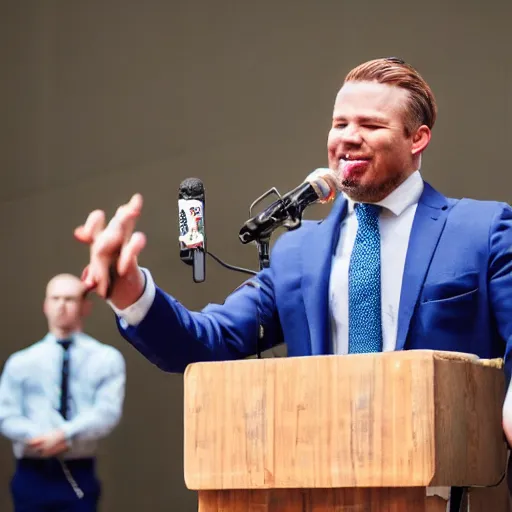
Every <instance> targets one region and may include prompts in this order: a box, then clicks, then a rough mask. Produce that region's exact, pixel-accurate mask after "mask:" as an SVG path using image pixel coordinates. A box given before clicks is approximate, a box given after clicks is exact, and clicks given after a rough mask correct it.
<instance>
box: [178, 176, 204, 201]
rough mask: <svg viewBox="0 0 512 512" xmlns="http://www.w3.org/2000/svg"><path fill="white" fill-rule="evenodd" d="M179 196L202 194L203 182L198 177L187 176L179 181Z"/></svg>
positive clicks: (186, 196)
mask: <svg viewBox="0 0 512 512" xmlns="http://www.w3.org/2000/svg"><path fill="white" fill-rule="evenodd" d="M179 196H180V197H182V198H183V199H192V198H195V197H202V196H204V184H203V182H202V181H201V180H200V179H199V178H187V179H185V180H183V181H182V182H181V183H180V187H179Z"/></svg>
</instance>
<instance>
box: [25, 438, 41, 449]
mask: <svg viewBox="0 0 512 512" xmlns="http://www.w3.org/2000/svg"><path fill="white" fill-rule="evenodd" d="M45 441H46V438H45V437H44V436H39V437H33V438H32V439H30V440H29V441H27V443H26V445H27V446H28V447H30V448H38V447H40V446H42V445H43V444H44V443H45Z"/></svg>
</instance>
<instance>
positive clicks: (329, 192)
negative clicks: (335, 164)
mask: <svg viewBox="0 0 512 512" xmlns="http://www.w3.org/2000/svg"><path fill="white" fill-rule="evenodd" d="M305 181H306V182H308V183H311V186H312V187H313V188H314V189H315V192H316V193H317V195H318V200H319V201H320V202H321V203H326V202H328V201H332V200H333V199H334V198H335V196H336V192H337V190H338V182H337V179H336V173H335V172H334V171H333V170H332V169H327V168H325V169H324V168H320V169H316V170H315V171H313V172H312V173H311V174H309V175H308V177H307V178H306V179H305Z"/></svg>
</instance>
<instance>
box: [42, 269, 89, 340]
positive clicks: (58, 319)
mask: <svg viewBox="0 0 512 512" xmlns="http://www.w3.org/2000/svg"><path fill="white" fill-rule="evenodd" d="M83 291H84V289H83V286H82V285H81V283H80V281H79V280H78V279H74V278H71V277H66V276H63V277H56V278H54V279H52V280H51V281H50V283H48V287H47V289H46V297H45V300H44V313H45V315H46V318H47V319H48V327H49V328H50V329H53V328H57V329H63V330H66V331H73V330H75V329H78V328H79V327H80V323H81V319H82V313H83V302H84V299H83Z"/></svg>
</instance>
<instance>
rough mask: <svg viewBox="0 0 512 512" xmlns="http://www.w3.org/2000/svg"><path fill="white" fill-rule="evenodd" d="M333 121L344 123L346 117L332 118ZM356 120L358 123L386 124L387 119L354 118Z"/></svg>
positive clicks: (371, 117) (374, 117)
mask: <svg viewBox="0 0 512 512" xmlns="http://www.w3.org/2000/svg"><path fill="white" fill-rule="evenodd" d="M332 119H333V121H345V120H346V119H347V117H346V116H340V115H338V116H333V118H332ZM356 120H357V121H358V122H359V123H362V124H364V123H387V119H386V118H384V117H379V116H356Z"/></svg>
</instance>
